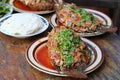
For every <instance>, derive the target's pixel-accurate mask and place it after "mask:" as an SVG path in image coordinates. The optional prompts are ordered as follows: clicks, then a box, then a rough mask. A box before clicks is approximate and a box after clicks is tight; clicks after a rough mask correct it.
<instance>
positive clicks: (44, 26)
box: [0, 13, 49, 38]
mask: <svg viewBox="0 0 120 80" xmlns="http://www.w3.org/2000/svg"><path fill="white" fill-rule="evenodd" d="M16 14H21V13H16ZM12 15H15V14H12ZM12 15H9V16H6V17H4V18H3V19H2V20H1V21H0V25H1V24H2V23H3V21H4V20H6V19H7V18H9V17H11V16H12ZM34 15H36V16H38V17H39V18H41V20H42V23H43V26H42V28H41V29H40V30H38V31H37V32H35V33H33V34H27V35H15V34H11V33H8V32H7V31H4V30H2V29H1V28H0V32H2V33H3V34H6V35H9V36H12V37H16V38H28V37H31V36H34V35H37V34H40V33H42V32H44V31H45V30H46V29H47V28H48V27H49V22H48V21H47V19H45V18H44V17H42V16H40V15H37V14H34ZM0 27H1V26H0Z"/></svg>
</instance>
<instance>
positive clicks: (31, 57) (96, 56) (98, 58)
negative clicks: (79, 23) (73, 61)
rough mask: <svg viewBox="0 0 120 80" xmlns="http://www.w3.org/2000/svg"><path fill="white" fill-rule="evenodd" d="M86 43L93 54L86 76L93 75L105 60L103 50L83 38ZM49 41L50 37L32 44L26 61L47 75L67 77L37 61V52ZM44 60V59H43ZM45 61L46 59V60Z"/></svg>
mask: <svg viewBox="0 0 120 80" xmlns="http://www.w3.org/2000/svg"><path fill="white" fill-rule="evenodd" d="M81 39H82V40H83V41H84V42H85V43H87V46H88V48H89V49H90V50H91V53H92V56H91V58H92V60H91V63H90V64H89V65H88V67H87V68H86V69H85V71H84V72H85V74H88V73H91V72H92V71H94V70H96V69H97V68H98V67H99V66H100V65H101V64H102V62H103V60H104V55H103V53H102V51H101V49H100V48H99V47H98V46H97V45H96V44H95V43H93V42H92V41H90V40H88V39H86V38H81ZM47 40H48V37H44V38H41V39H39V40H37V41H35V42H34V43H32V44H31V45H30V46H29V47H28V49H27V52H26V54H25V56H26V59H27V61H28V63H29V64H30V65H31V66H33V67H34V68H35V69H37V70H39V71H42V72H44V73H47V74H52V75H56V76H67V75H66V74H60V73H59V72H58V71H56V70H54V69H50V68H48V67H45V66H44V65H43V64H40V63H39V62H38V61H37V59H36V56H35V55H36V51H37V50H38V49H40V48H41V47H42V46H45V45H46V42H47ZM39 54H40V53H39ZM42 58H44V57H42ZM44 59H45V58H44ZM44 61H47V60H44Z"/></svg>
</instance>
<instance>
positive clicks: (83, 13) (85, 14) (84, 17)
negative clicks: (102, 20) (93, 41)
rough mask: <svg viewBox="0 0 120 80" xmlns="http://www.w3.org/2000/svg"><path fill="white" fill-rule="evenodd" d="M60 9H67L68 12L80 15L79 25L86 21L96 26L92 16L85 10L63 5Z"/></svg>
mask: <svg viewBox="0 0 120 80" xmlns="http://www.w3.org/2000/svg"><path fill="white" fill-rule="evenodd" d="M62 8H68V9H69V10H71V11H73V12H74V13H80V14H81V16H82V20H80V23H84V22H86V21H92V23H93V24H96V25H97V24H98V23H97V22H96V21H95V19H94V16H93V14H91V13H88V12H87V11H86V10H85V9H82V8H78V7H76V6H66V5H64V6H63V7H62Z"/></svg>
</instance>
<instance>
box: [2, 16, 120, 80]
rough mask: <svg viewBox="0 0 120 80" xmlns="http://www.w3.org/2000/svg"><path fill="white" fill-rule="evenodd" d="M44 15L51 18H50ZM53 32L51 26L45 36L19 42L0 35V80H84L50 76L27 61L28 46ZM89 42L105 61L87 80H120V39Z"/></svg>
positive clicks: (108, 37) (111, 37)
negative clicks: (99, 51) (100, 50)
mask: <svg viewBox="0 0 120 80" xmlns="http://www.w3.org/2000/svg"><path fill="white" fill-rule="evenodd" d="M50 15H52V14H50ZM43 16H44V17H47V18H48V19H49V17H50V16H48V15H43ZM51 29H52V28H51V27H50V26H49V28H48V29H47V31H45V32H44V33H42V34H39V35H36V36H34V37H30V38H27V39H17V38H14V37H10V36H7V35H4V34H2V33H0V80H81V79H74V78H69V77H58V76H54V75H49V74H46V73H43V72H40V71H38V70H36V69H34V68H33V67H32V66H30V65H29V64H28V62H27V60H26V58H25V54H26V49H27V47H28V45H29V44H30V43H31V42H33V41H34V40H37V39H39V38H42V37H44V36H47V34H48V32H49V31H51ZM88 39H90V40H92V41H94V42H95V43H96V44H98V45H99V46H100V47H101V49H102V51H103V53H104V56H105V60H104V62H103V64H102V65H101V66H100V67H99V68H98V69H97V70H95V71H93V72H92V73H90V74H88V79H87V80H120V37H119V36H117V35H116V34H113V33H105V34H103V35H100V36H96V37H89V38H88Z"/></svg>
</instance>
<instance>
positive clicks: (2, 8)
mask: <svg viewBox="0 0 120 80" xmlns="http://www.w3.org/2000/svg"><path fill="white" fill-rule="evenodd" d="M5 3H6V0H2V1H1V2H0V17H2V16H4V15H5V14H6V13H7V12H9V11H10V10H9V8H10V6H6V5H5Z"/></svg>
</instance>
